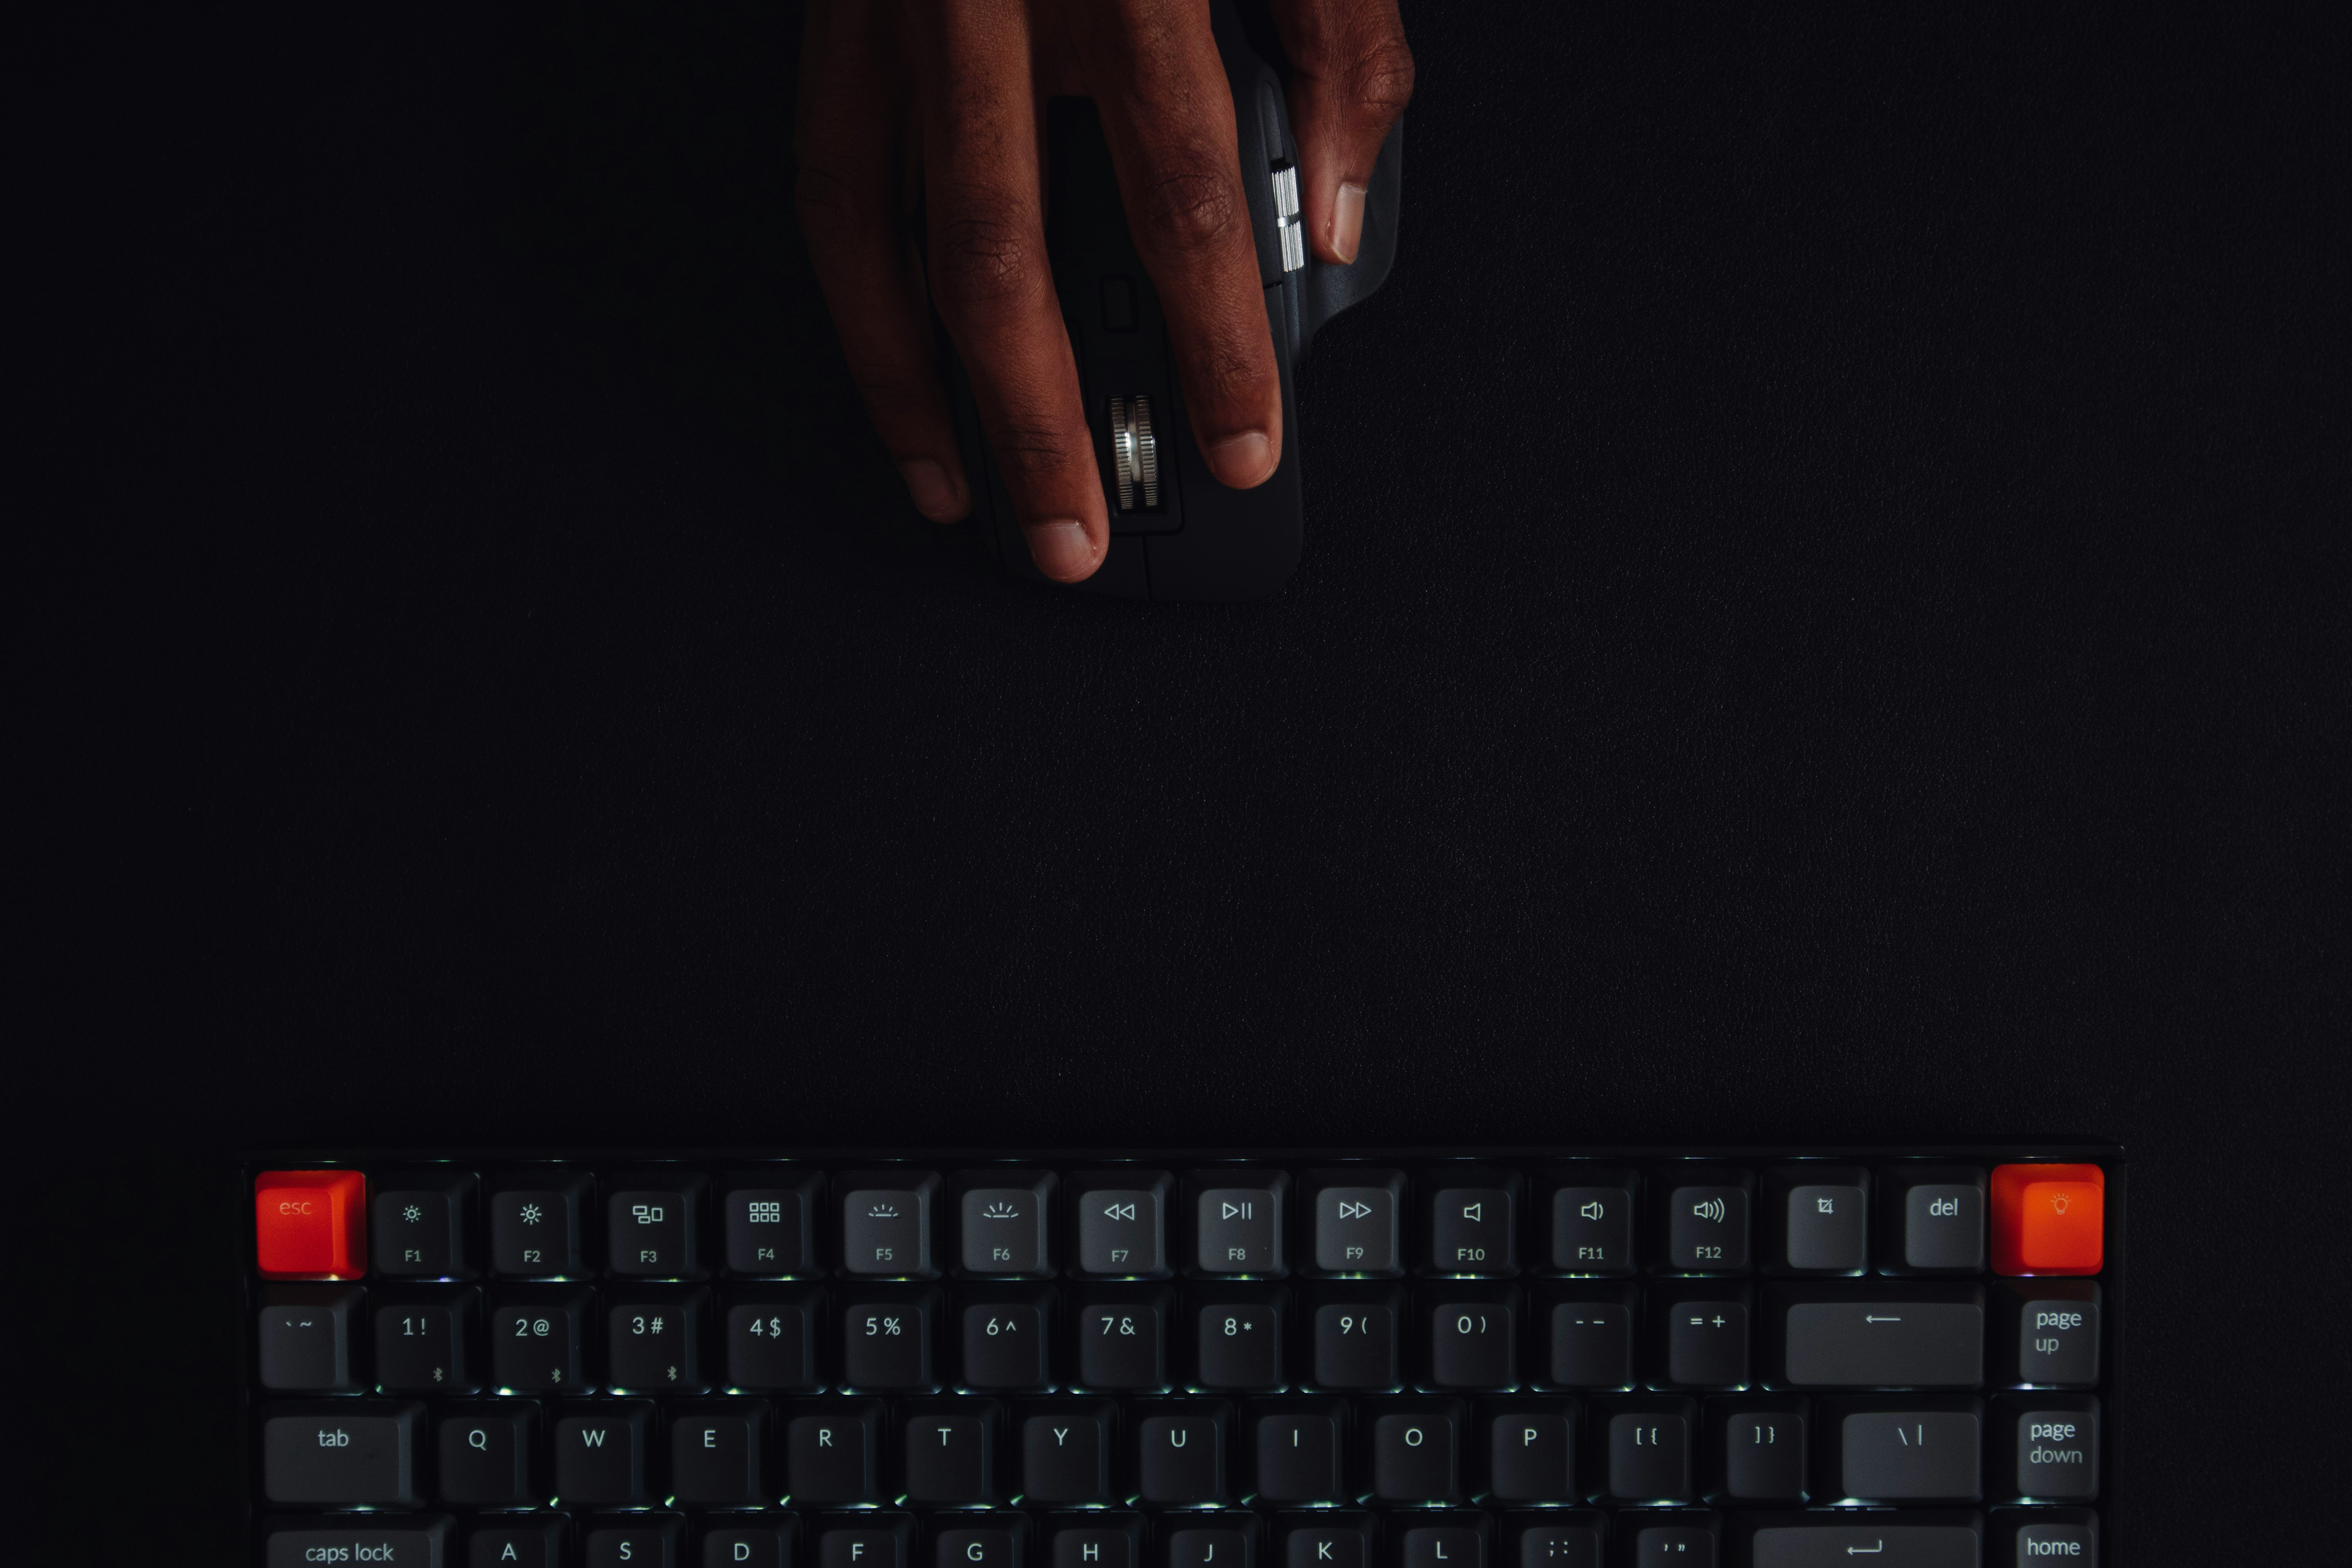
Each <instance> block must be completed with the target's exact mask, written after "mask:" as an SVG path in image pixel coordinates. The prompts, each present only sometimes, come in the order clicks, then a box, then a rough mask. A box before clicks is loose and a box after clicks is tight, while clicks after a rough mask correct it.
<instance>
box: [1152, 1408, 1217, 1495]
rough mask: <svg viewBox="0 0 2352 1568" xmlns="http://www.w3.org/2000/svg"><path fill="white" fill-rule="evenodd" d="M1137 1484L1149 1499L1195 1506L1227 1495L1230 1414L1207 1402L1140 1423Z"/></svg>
mask: <svg viewBox="0 0 2352 1568" xmlns="http://www.w3.org/2000/svg"><path fill="white" fill-rule="evenodd" d="M1135 1473H1136V1481H1137V1490H1138V1493H1139V1496H1141V1498H1142V1499H1143V1500H1144V1501H1145V1502H1148V1503H1160V1504H1172V1505H1176V1506H1180V1507H1181V1506H1190V1505H1197V1504H1200V1503H1215V1502H1223V1500H1225V1418H1224V1415H1223V1412H1222V1410H1215V1409H1207V1408H1202V1409H1199V1410H1198V1411H1197V1413H1196V1414H1192V1415H1148V1416H1146V1417H1144V1418H1143V1419H1142V1420H1141V1421H1139V1422H1138V1423H1137V1424H1136V1428H1135Z"/></svg>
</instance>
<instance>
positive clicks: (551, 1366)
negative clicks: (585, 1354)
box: [490, 1290, 588, 1394]
mask: <svg viewBox="0 0 2352 1568" xmlns="http://www.w3.org/2000/svg"><path fill="white" fill-rule="evenodd" d="M587 1317H588V1292H587V1291H585V1290H567V1291H564V1292H562V1293H561V1294H554V1295H547V1296H531V1297H523V1298H519V1299H514V1300H507V1301H503V1302H501V1303H499V1305H498V1306H496V1307H494V1308H492V1309H491V1310H490V1381H491V1382H492V1383H494V1384H497V1385H498V1386H499V1388H500V1389H502V1390H509V1391H511V1392H513V1393H516V1394H568V1393H570V1392H572V1390H574V1389H577V1388H579V1387H580V1386H581V1385H582V1383H583V1379H582V1377H581V1374H580V1352H581V1347H582V1345H583V1343H584V1342H585V1338H586V1330H587Z"/></svg>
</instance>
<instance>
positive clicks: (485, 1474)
mask: <svg viewBox="0 0 2352 1568" xmlns="http://www.w3.org/2000/svg"><path fill="white" fill-rule="evenodd" d="M438 1447H439V1448H440V1457H441V1470H440V1474H441V1499H442V1500H443V1501H444V1502H455V1503H468V1504H471V1505H473V1506H475V1507H478V1508H520V1507H524V1506H527V1505H528V1504H530V1503H531V1502H534V1501H537V1500H540V1499H541V1498H543V1497H544V1496H545V1495H546V1494H545V1493H543V1492H541V1491H538V1490H537V1489H534V1488H533V1487H532V1485H531V1458H532V1456H533V1454H534V1453H535V1452H536V1451H537V1449H538V1447H539V1413H538V1412H537V1411H536V1410H535V1409H533V1408H532V1407H531V1406H530V1405H491V1406H489V1407H488V1408H485V1409H479V1410H466V1411H459V1412H457V1413H456V1414H454V1415H445V1416H443V1417H442V1418H441V1431H440V1442H439V1445H438Z"/></svg>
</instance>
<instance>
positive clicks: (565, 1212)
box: [489, 1173, 590, 1279]
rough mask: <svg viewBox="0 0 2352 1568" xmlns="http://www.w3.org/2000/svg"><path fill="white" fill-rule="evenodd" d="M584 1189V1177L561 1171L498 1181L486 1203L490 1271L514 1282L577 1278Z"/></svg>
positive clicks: (584, 1210)
mask: <svg viewBox="0 0 2352 1568" xmlns="http://www.w3.org/2000/svg"><path fill="white" fill-rule="evenodd" d="M589 1187H590V1183H589V1180H588V1178H587V1177H586V1176H584V1175H573V1174H564V1173H552V1174H551V1173H540V1174H533V1175H519V1176H509V1177H507V1178H504V1179H503V1180H502V1181H501V1183H500V1184H499V1186H498V1188H497V1189H496V1190H495V1191H493V1192H492V1193H491V1194H490V1200H489V1210H490V1268H491V1270H492V1271H493V1272H495V1273H498V1274H502V1275H505V1276H507V1277H509V1278H510V1279H571V1278H573V1277H575V1276H577V1275H579V1274H580V1273H581V1272H582V1271H583V1268H584V1267H585V1264H584V1261H583V1258H582V1257H581V1238H582V1237H583V1234H584V1232H583V1228H582V1227H583V1216H584V1215H586V1213H587V1209H588V1194H589Z"/></svg>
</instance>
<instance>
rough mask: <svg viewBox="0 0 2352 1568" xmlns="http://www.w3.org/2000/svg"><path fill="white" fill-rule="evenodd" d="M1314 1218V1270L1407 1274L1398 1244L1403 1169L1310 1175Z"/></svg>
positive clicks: (1320, 1172) (1308, 1179)
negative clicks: (1404, 1271) (1403, 1270)
mask: <svg viewBox="0 0 2352 1568" xmlns="http://www.w3.org/2000/svg"><path fill="white" fill-rule="evenodd" d="M1307 1188H1308V1191H1309V1193H1310V1194H1311V1205H1310V1206H1311V1208H1312V1211H1313V1213H1314V1215H1315V1267H1316V1268H1317V1269H1318V1271H1320V1272H1322V1273H1325V1274H1371V1275H1391V1274H1397V1273H1401V1272H1402V1268H1403V1262H1404V1258H1403V1255H1402V1249H1401V1248H1400V1247H1398V1245H1397V1238H1398V1231H1399V1228H1400V1225H1399V1222H1400V1220H1401V1219H1402V1214H1401V1213H1400V1210H1401V1209H1402V1204H1401V1202H1400V1198H1401V1196H1402V1193H1403V1191H1404V1173H1402V1171H1366V1170H1354V1169H1349V1170H1338V1171H1313V1172H1309V1173H1307Z"/></svg>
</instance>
